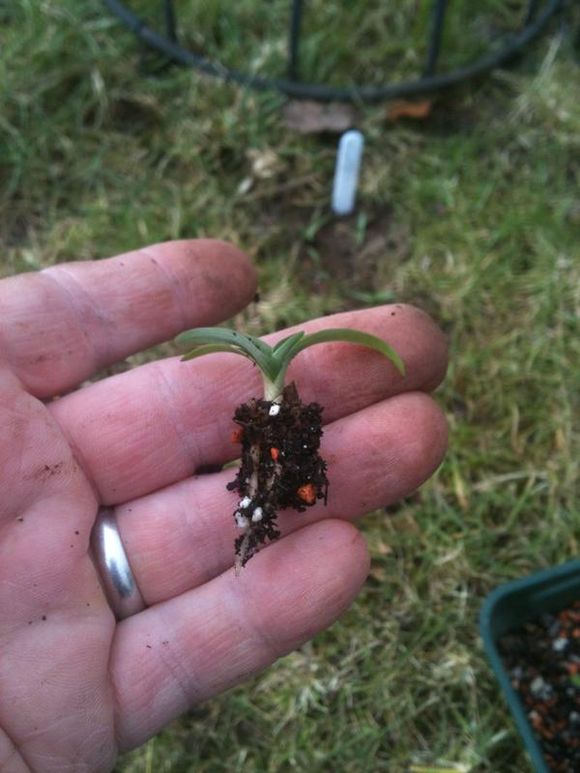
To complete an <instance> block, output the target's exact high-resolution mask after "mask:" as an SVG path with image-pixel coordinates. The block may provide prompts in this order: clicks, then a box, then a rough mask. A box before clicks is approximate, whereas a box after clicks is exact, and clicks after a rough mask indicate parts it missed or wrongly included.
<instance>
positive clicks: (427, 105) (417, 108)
mask: <svg viewBox="0 0 580 773" xmlns="http://www.w3.org/2000/svg"><path fill="white" fill-rule="evenodd" d="M432 109H433V101H432V100H431V99H423V100H421V101H420V102H409V101H408V100H406V99H395V100H394V101H393V102H390V103H389V104H388V105H387V120H388V121H398V120H399V119H400V118H416V119H418V120H425V118H428V117H429V116H430V115H431V110H432Z"/></svg>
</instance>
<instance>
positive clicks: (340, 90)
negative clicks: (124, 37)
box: [103, 0, 563, 102]
mask: <svg viewBox="0 0 580 773" xmlns="http://www.w3.org/2000/svg"><path fill="white" fill-rule="evenodd" d="M103 1H104V3H105V5H106V6H107V7H108V8H109V9H110V10H111V11H112V12H113V13H115V14H116V15H117V16H118V17H119V18H120V19H121V21H122V22H123V24H124V25H125V26H126V27H128V29H130V30H131V31H132V32H133V33H134V34H135V35H136V36H137V37H138V38H139V39H140V40H141V41H143V42H144V43H145V44H146V45H147V46H149V47H150V48H153V49H155V50H156V51H158V52H159V53H161V54H164V55H165V56H166V57H167V58H168V59H169V60H170V61H172V62H175V63H177V64H181V65H185V66H187V67H193V68H195V69H197V70H200V71H201V72H203V73H205V74H207V75H212V76H215V77H218V78H221V79H223V80H226V81H231V82H233V83H237V84H240V85H242V86H248V87H251V88H254V89H259V90H267V89H276V90H278V91H280V92H282V93H283V94H285V95H286V96H288V97H292V98H294V99H314V100H317V101H320V102H330V101H339V102H379V101H381V100H386V99H393V98H397V97H411V96H415V95H419V94H427V93H431V92H435V91H440V90H442V89H445V88H447V87H449V86H453V85H455V84H457V83H460V82H461V81H464V80H467V79H468V78H474V77H476V76H479V75H483V74H484V73H486V72H489V71H490V70H493V69H494V68H496V67H499V66H501V65H502V64H505V63H506V62H507V61H508V60H510V59H512V58H513V57H514V55H516V54H517V53H518V52H519V51H520V50H521V49H522V48H523V47H524V46H526V45H527V44H528V43H530V42H531V41H532V40H533V39H534V38H536V37H538V35H540V33H541V32H542V31H543V30H544V28H545V27H546V25H547V23H548V21H549V20H550V18H551V17H552V16H554V14H555V13H556V12H557V11H558V10H560V9H561V7H562V5H563V0H545V2H544V4H543V5H542V6H541V8H540V0H529V3H528V8H527V11H526V14H525V21H524V23H523V26H522V28H521V29H520V30H518V31H517V32H515V33H514V35H513V36H512V37H511V38H510V40H509V41H508V42H507V43H506V44H504V45H503V46H502V48H501V49H499V50H498V51H495V52H493V53H490V54H486V55H484V56H482V57H480V58H479V59H477V60H475V61H474V62H470V63H468V64H466V65H464V66H462V67H459V68H457V69H455V70H452V71H450V72H446V73H437V63H438V60H439V54H440V51H441V41H442V36H443V27H444V24H445V15H446V12H447V8H448V3H447V0H433V3H432V7H431V24H430V32H429V41H428V46H427V56H426V61H425V65H424V69H423V73H422V75H420V76H419V77H418V78H417V79H416V80H409V81H403V82H401V83H387V84H384V85H380V86H368V85H354V86H348V87H339V86H326V85H324V84H318V83H306V82H304V81H301V80H299V65H300V37H301V30H302V17H303V2H302V0H291V14H290V31H289V41H288V67H287V72H288V75H287V77H286V78H268V77H263V76H260V75H252V74H248V73H244V72H242V71H240V70H233V69H229V68H227V67H224V66H223V65H221V64H218V63H216V62H211V61H209V60H208V59H205V58H204V57H201V56H198V55H197V54H193V53H191V51H188V50H187V49H186V48H183V46H181V45H180V43H179V41H178V35H177V23H176V14H175V8H174V4H173V0H162V2H163V11H164V17H165V28H166V30H165V35H161V34H159V33H158V32H155V30H153V29H151V28H150V27H149V26H147V24H146V23H145V22H144V21H143V20H142V19H140V18H139V17H138V16H137V15H136V14H134V13H133V12H132V11H131V10H130V9H129V8H127V6H126V5H125V4H124V3H122V2H120V0H103Z"/></svg>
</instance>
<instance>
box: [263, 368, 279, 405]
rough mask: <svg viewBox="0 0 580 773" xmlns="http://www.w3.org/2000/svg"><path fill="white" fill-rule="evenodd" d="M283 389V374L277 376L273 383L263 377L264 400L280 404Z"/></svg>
mask: <svg viewBox="0 0 580 773" xmlns="http://www.w3.org/2000/svg"><path fill="white" fill-rule="evenodd" d="M283 389H284V373H281V374H279V376H278V377H277V378H276V380H275V381H270V379H269V378H267V377H266V376H264V400H270V401H271V402H274V401H276V402H280V399H281V397H282V390H283Z"/></svg>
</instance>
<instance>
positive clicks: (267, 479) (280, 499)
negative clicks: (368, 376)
mask: <svg viewBox="0 0 580 773" xmlns="http://www.w3.org/2000/svg"><path fill="white" fill-rule="evenodd" d="M234 421H235V422H236V424H237V425H238V427H239V429H238V430H236V432H235V433H234V439H235V440H236V441H238V442H240V443H241V445H242V455H241V464H240V468H239V471H238V474H237V475H236V478H235V480H233V481H232V482H231V483H230V484H229V485H228V488H229V489H230V490H231V491H236V492H237V493H238V494H239V496H240V501H239V503H238V506H237V508H236V510H235V512H234V519H235V521H236V525H237V527H238V528H239V529H240V531H241V532H242V533H241V534H240V536H239V537H238V538H237V539H236V542H235V552H236V557H237V558H236V565H237V566H238V567H242V566H244V565H245V564H246V563H247V562H248V561H249V560H250V558H252V556H253V555H254V554H255V553H256V552H257V550H258V549H259V547H260V545H263V544H264V543H265V542H266V541H269V540H274V539H277V538H278V537H279V536H280V532H279V530H278V528H277V516H278V512H279V511H280V510H283V509H285V508H292V509H294V510H297V511H298V512H303V511H304V510H306V508H307V507H311V506H312V505H314V504H315V503H316V501H317V500H318V499H322V500H324V502H325V503H326V499H327V493H328V479H327V477H326V462H325V461H324V460H323V459H322V458H321V457H320V455H319V453H318V451H319V448H320V439H321V437H322V407H321V406H320V405H319V404H318V403H310V404H308V405H305V404H304V403H303V402H302V401H301V400H300V397H299V396H298V391H297V389H296V386H295V385H294V384H290V385H288V386H286V387H284V390H283V392H282V395H281V398H280V399H279V400H274V401H271V400H263V399H257V398H254V399H252V400H250V401H249V402H247V403H244V404H242V405H240V406H238V408H237V409H236V412H235V414H234Z"/></svg>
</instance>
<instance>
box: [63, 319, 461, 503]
mask: <svg viewBox="0 0 580 773" xmlns="http://www.w3.org/2000/svg"><path fill="white" fill-rule="evenodd" d="M300 327H301V328H302V329H304V330H306V331H308V332H312V331H314V330H319V329H322V328H328V327H352V328H354V329H360V330H364V331H366V332H369V333H374V334H375V335H378V336H380V337H382V338H385V339H386V340H387V341H388V342H389V343H390V344H391V345H392V346H393V347H394V348H395V349H396V350H397V351H398V353H399V354H400V355H401V357H402V358H403V360H404V362H405V364H406V368H407V373H406V376H405V378H402V377H401V376H400V375H399V374H398V373H397V372H396V370H395V368H394V367H393V366H392V365H391V364H390V363H389V362H387V360H386V358H384V357H382V356H381V355H380V354H378V353H376V352H372V351H370V350H368V349H364V348H362V347H359V346H352V345H349V344H324V345H320V346H316V347H313V348H312V349H308V350H306V351H305V352H303V353H301V354H300V356H299V357H297V359H296V360H295V361H294V362H293V363H292V366H291V368H290V374H289V375H290V378H295V379H296V381H297V383H298V387H299V390H300V392H301V396H302V399H303V400H304V401H305V402H309V401H311V400H317V401H318V402H320V403H321V404H322V405H323V406H325V412H324V420H325V421H326V422H328V421H333V420H335V419H337V418H340V417H342V416H346V415H348V414H349V413H351V412H353V411H357V410H360V409H361V408H364V407H365V406H369V405H372V403H374V402H376V401H377V400H381V399H384V398H385V397H388V396H391V395H394V394H397V393H400V392H403V391H410V390H421V391H428V390H431V389H433V388H434V387H435V386H437V384H438V383H439V381H440V380H441V378H442V377H443V375H444V372H445V368H446V362H447V358H446V355H447V353H446V343H445V339H444V337H443V335H442V334H441V332H440V331H439V330H438V328H437V327H436V326H435V324H434V323H433V322H432V321H431V320H430V319H429V317H427V315H426V314H424V313H423V312H421V311H419V310H418V309H415V308H413V307H411V306H402V305H397V306H384V307H380V308H375V309H368V310H365V311H359V312H347V313H343V314H337V315H334V316H333V317H326V318H324V319H322V320H317V321H314V322H311V323H308V324H305V325H303V326H300ZM286 332H288V331H286ZM281 335H282V334H278V335H277V337H278V338H280V337H281ZM259 391H260V378H259V374H258V373H257V369H256V368H252V367H251V366H250V365H249V364H248V362H247V361H242V360H241V358H240V357H233V356H230V355H211V356H209V357H207V358H202V359H201V360H199V361H194V362H191V363H182V362H180V361H179V360H178V359H177V358H171V359H168V360H163V361H160V362H155V363H151V364H149V365H144V366H142V367H140V368H137V369H135V370H134V371H130V372H128V373H123V374H121V375H119V376H114V377H112V378H109V379H106V380H103V381H100V382H97V383H96V384H93V385H91V386H89V387H87V388H85V389H81V390H78V391H77V392H73V393H72V394H70V395H67V396H65V397H63V398H61V399H60V400H58V401H56V402H54V403H52V404H51V405H50V410H51V411H52V412H53V414H54V415H55V416H56V418H57V420H58V421H59V422H60V424H61V427H62V429H63V431H64V433H65V435H66V436H67V437H68V439H69V440H70V442H71V444H72V445H73V447H74V449H75V452H76V455H77V458H78V461H79V462H80V463H81V464H82V466H83V468H84V470H85V472H86V473H87V475H88V476H89V477H90V479H91V480H92V482H93V484H94V487H95V489H96V491H97V492H98V495H99V498H100V500H101V502H102V503H103V504H116V503H120V502H126V501H127V500H129V499H132V498H135V497H139V496H143V495H144V494H147V493H149V492H151V491H156V490H157V489H159V488H161V487H164V486H167V485H170V484H171V483H174V482H176V481H179V480H183V479H184V478H186V477H188V476H190V475H192V474H194V472H195V471H196V470H199V469H200V468H203V467H205V466H207V465H221V464H223V463H224V462H226V461H228V460H230V459H232V458H233V457H234V456H235V453H236V452H237V449H236V448H234V447H233V446H232V444H231V442H230V436H231V430H232V429H233V426H234V425H233V424H232V419H231V416H232V413H233V410H234V408H235V406H236V405H238V403H240V402H242V401H243V400H246V399H248V398H249V397H250V396H251V395H256V394H258V393H259Z"/></svg>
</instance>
